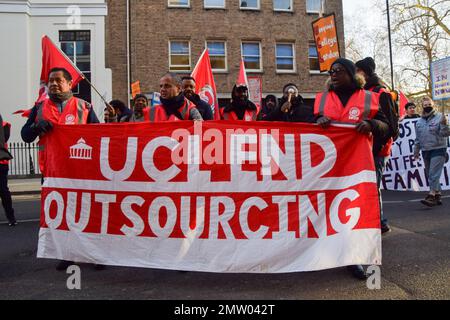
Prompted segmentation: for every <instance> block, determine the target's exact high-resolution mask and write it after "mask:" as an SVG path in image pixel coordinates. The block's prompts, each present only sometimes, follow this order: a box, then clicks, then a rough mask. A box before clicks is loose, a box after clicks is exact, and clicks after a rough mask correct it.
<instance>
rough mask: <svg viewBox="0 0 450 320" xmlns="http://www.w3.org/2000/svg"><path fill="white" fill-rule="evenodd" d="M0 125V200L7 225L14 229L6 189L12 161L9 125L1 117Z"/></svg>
mask: <svg viewBox="0 0 450 320" xmlns="http://www.w3.org/2000/svg"><path fill="white" fill-rule="evenodd" d="M0 124H1V125H2V128H1V129H2V130H0V198H1V199H2V205H3V209H4V210H5V215H6V218H7V219H8V225H9V226H10V227H14V226H16V225H17V221H16V217H15V216H14V208H13V206H12V198H11V192H10V191H9V188H8V171H9V166H8V163H9V160H11V159H12V156H11V154H10V153H9V152H8V146H7V142H8V140H9V136H10V133H11V124H9V123H8V122H5V121H3V119H2V116H1V115H0Z"/></svg>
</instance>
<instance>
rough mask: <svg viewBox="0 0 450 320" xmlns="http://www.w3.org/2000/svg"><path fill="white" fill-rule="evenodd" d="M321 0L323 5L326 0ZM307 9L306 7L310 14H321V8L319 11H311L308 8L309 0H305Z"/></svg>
mask: <svg viewBox="0 0 450 320" xmlns="http://www.w3.org/2000/svg"><path fill="white" fill-rule="evenodd" d="M319 1H320V6H321V7H322V4H323V3H322V1H324V0H319ZM305 9H306V13H309V14H319V13H320V9H319V10H318V11H311V10H308V0H305Z"/></svg>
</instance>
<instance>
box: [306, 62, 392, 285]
mask: <svg viewBox="0 0 450 320" xmlns="http://www.w3.org/2000/svg"><path fill="white" fill-rule="evenodd" d="M329 73H330V76H331V82H330V87H329V89H328V91H327V92H323V93H319V94H318V95H317V96H316V100H315V104H314V114H315V115H316V116H317V123H318V124H319V126H321V127H322V128H324V129H326V128H328V127H329V126H330V125H331V122H332V121H333V122H344V123H354V124H356V127H355V128H356V131H357V132H359V133H361V134H367V135H369V134H371V135H372V136H373V137H374V139H373V156H374V158H375V157H376V156H377V155H378V154H379V152H380V150H381V148H382V146H383V143H381V142H384V141H386V136H387V135H388V134H389V126H388V120H387V119H386V116H385V115H384V114H383V112H382V111H381V110H380V107H379V99H378V96H377V95H376V94H373V93H371V92H368V91H365V90H363V86H364V80H363V79H361V78H359V77H357V76H356V66H355V64H354V63H353V62H352V61H350V60H347V59H344V58H339V59H337V60H336V61H335V62H334V63H333V64H332V65H331V69H330V71H329ZM347 268H348V270H349V271H350V272H351V273H352V275H353V276H354V277H356V278H358V279H367V274H366V272H365V270H364V268H363V267H362V266H361V265H354V266H348V267H347Z"/></svg>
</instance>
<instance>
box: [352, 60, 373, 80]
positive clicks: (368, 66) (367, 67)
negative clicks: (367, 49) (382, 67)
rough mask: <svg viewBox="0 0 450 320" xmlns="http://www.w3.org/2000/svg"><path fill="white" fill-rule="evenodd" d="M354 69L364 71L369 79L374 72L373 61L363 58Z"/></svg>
mask: <svg viewBox="0 0 450 320" xmlns="http://www.w3.org/2000/svg"><path fill="white" fill-rule="evenodd" d="M356 67H358V68H359V69H361V70H362V71H364V73H365V74H367V75H368V76H369V77H370V76H371V75H373V73H374V72H375V68H376V65H375V61H374V60H373V59H372V58H371V57H367V58H364V59H362V60H360V61H358V62H356Z"/></svg>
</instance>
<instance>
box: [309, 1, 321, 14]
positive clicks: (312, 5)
mask: <svg viewBox="0 0 450 320" xmlns="http://www.w3.org/2000/svg"><path fill="white" fill-rule="evenodd" d="M321 9H322V0H306V12H308V13H319V12H320V10H321Z"/></svg>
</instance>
